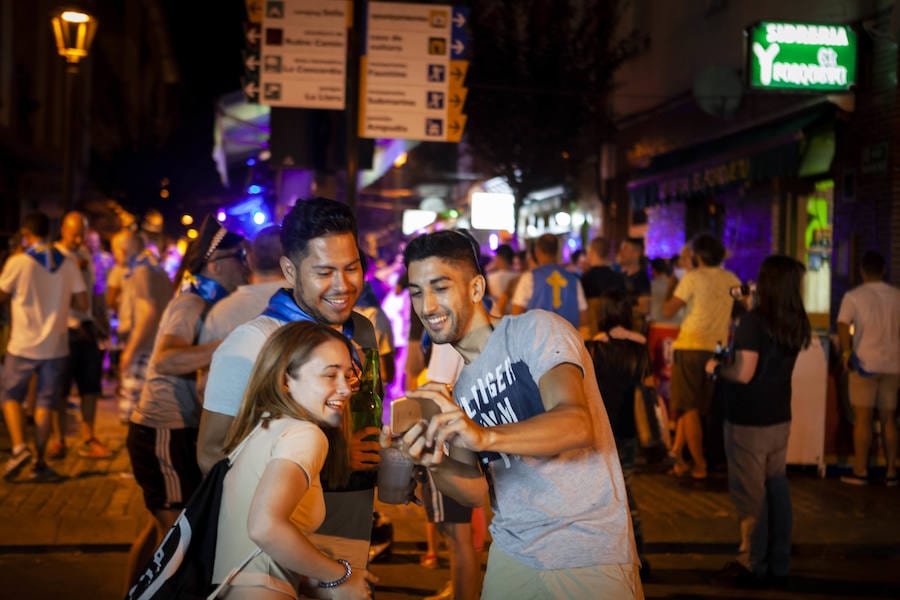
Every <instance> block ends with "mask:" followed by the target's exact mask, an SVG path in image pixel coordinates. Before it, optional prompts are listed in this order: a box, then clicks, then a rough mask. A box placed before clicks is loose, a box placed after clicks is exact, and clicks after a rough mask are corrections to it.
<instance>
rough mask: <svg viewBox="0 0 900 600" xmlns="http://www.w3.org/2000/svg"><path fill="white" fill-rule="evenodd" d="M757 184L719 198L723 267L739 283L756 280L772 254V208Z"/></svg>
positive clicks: (763, 188) (766, 195)
mask: <svg viewBox="0 0 900 600" xmlns="http://www.w3.org/2000/svg"><path fill="white" fill-rule="evenodd" d="M769 189H770V186H769V185H767V184H759V185H756V186H753V187H752V188H750V189H746V188H739V189H737V190H735V191H734V192H731V193H729V194H728V195H725V196H722V197H720V201H721V203H722V206H723V208H724V211H723V212H724V221H725V222H724V226H723V228H722V243H723V244H725V248H726V249H727V250H728V252H729V256H728V258H727V259H726V260H725V267H726V268H727V269H729V270H730V271H733V272H734V274H735V275H737V276H738V277H739V278H740V279H741V281H747V280H748V279H753V280H756V276H757V274H758V273H759V266H760V265H761V264H762V261H763V259H765V258H766V257H767V256H769V254H771V253H772V205H771V201H770V200H769V198H768V194H767V191H768V190H769Z"/></svg>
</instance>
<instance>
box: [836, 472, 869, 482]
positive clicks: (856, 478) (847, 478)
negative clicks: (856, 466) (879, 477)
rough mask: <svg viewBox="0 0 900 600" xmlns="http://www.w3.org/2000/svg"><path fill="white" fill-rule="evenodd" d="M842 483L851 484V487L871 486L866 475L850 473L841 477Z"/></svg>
mask: <svg viewBox="0 0 900 600" xmlns="http://www.w3.org/2000/svg"><path fill="white" fill-rule="evenodd" d="M841 483H849V484H850V485H869V478H868V476H866V475H857V474H856V473H854V472H853V471H850V472H849V473H847V474H846V475H841Z"/></svg>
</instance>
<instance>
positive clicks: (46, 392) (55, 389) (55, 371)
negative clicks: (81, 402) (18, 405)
mask: <svg viewBox="0 0 900 600" xmlns="http://www.w3.org/2000/svg"><path fill="white" fill-rule="evenodd" d="M68 368H69V357H68V356H62V357H60V358H44V359H33V358H22V357H21V356H13V355H12V354H7V355H6V358H5V359H4V362H3V398H4V399H6V400H15V401H17V402H23V401H24V400H25V397H26V396H27V395H28V384H29V382H30V381H31V376H32V375H34V374H35V373H37V388H36V390H35V403H34V405H35V407H37V408H47V409H56V408H60V407H61V406H62V400H63V386H64V384H65V382H66V381H67V375H68Z"/></svg>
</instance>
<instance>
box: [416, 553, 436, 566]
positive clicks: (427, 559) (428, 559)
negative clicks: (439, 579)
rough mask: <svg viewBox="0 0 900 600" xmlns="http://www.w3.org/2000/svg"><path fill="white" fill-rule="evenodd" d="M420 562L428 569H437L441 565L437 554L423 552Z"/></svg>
mask: <svg viewBox="0 0 900 600" xmlns="http://www.w3.org/2000/svg"><path fill="white" fill-rule="evenodd" d="M419 564H420V565H421V566H423V567H425V568H426V569H437V568H438V566H439V562H438V557H437V554H428V553H426V554H423V555H422V556H421V557H420V558H419Z"/></svg>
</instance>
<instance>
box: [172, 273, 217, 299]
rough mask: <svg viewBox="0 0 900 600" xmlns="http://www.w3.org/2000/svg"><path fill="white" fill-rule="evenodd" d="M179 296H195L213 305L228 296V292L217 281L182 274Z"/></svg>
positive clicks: (200, 276) (201, 276)
mask: <svg viewBox="0 0 900 600" xmlns="http://www.w3.org/2000/svg"><path fill="white" fill-rule="evenodd" d="M179 293H181V294H184V293H190V294H197V295H198V296H200V297H201V298H203V299H204V300H206V301H207V302H209V303H210V304H215V303H216V302H218V301H219V300H221V299H222V298H224V297H225V296H227V295H228V290H226V289H225V288H224V287H222V284H220V283H219V282H218V281H215V280H213V279H210V278H209V277H204V276H203V275H193V274H191V273H185V274H184V280H183V282H182V284H181V291H180V292H179Z"/></svg>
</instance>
